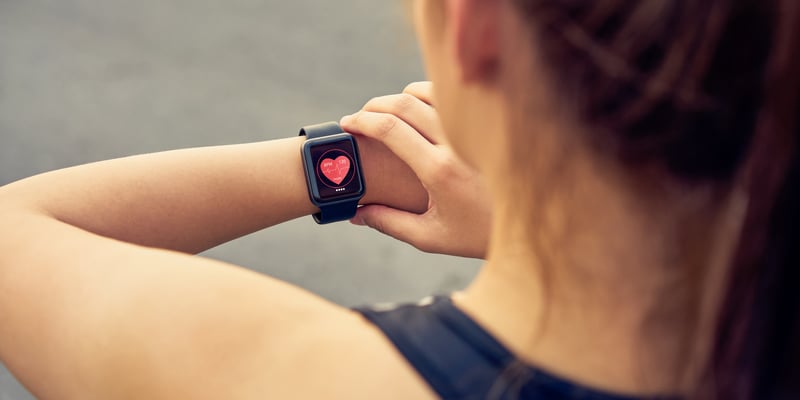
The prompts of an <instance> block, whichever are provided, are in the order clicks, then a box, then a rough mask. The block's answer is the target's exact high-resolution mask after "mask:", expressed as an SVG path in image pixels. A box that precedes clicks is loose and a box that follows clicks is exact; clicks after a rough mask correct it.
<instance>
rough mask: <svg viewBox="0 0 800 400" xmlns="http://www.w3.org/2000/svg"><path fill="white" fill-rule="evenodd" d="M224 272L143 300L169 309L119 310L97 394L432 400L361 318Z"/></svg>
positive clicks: (290, 289) (288, 289)
mask: <svg viewBox="0 0 800 400" xmlns="http://www.w3.org/2000/svg"><path fill="white" fill-rule="evenodd" d="M225 272H227V273H225V274H220V275H216V274H212V275H214V276H210V277H207V278H206V279H200V278H198V277H197V275H198V272H195V274H194V276H195V279H194V281H193V282H191V286H185V285H184V284H183V283H177V284H176V283H174V282H173V283H172V284H165V281H167V282H168V281H169V280H168V279H166V280H165V279H164V277H163V275H162V279H161V280H160V282H159V283H155V284H151V286H150V288H149V289H148V293H152V291H156V292H158V293H161V294H162V295H161V300H162V301H166V303H163V304H160V305H155V307H158V308H155V309H154V308H152V307H144V306H143V303H142V302H138V301H137V302H129V303H127V305H126V306H124V307H122V309H117V310H116V311H118V312H120V313H121V314H124V315H126V318H125V319H124V320H120V319H115V320H116V321H117V323H115V324H114V325H112V326H110V332H109V335H110V336H111V337H112V338H113V340H112V341H113V343H114V346H116V347H117V349H116V350H114V351H112V352H108V353H106V354H105V362H104V363H103V364H102V365H98V367H102V368H103V369H105V370H106V371H108V373H109V374H110V375H113V376H107V377H106V378H107V379H102V381H103V382H105V383H104V387H103V388H102V389H103V390H102V391H101V393H105V394H109V395H111V397H113V398H125V397H132V398H143V397H144V398H151V399H157V398H193V399H202V398H214V399H218V398H226V399H239V398H242V399H249V398H348V399H359V398H365V399H367V398H369V399H374V398H382V399H391V398H398V399H408V398H414V399H425V398H435V396H434V395H433V394H432V392H430V389H428V387H427V385H426V383H425V382H424V380H423V379H422V378H420V377H419V376H418V375H417V373H416V372H415V370H414V369H413V368H412V367H411V366H410V365H409V364H408V363H407V362H406V361H405V359H404V358H403V356H402V355H401V354H400V353H399V352H398V351H396V350H395V348H394V346H393V345H392V344H391V342H390V341H389V340H388V339H386V338H385V336H384V335H383V333H382V332H381V331H380V330H379V329H377V328H376V327H375V326H374V325H373V324H371V323H370V322H368V321H367V320H366V319H365V318H363V317H362V316H361V314H359V313H357V312H355V311H352V310H349V309H346V308H343V307H340V306H338V305H335V304H333V303H331V302H328V301H326V300H324V299H321V298H319V297H317V296H315V295H313V294H311V293H308V292H306V291H304V290H302V289H299V288H296V287H294V286H292V285H289V284H287V283H284V282H280V281H277V280H274V279H271V278H268V277H263V276H256V275H253V274H250V273H247V272H245V271H235V270H233V271H231V270H227V271H225ZM201 275H202V274H201ZM236 275H240V277H238V278H237V277H236ZM161 285H164V287H161V288H160V289H159V288H157V286H161ZM154 286H156V287H154ZM170 291H171V294H172V296H169V297H168V298H164V297H163V293H169V292H170ZM126 298H131V296H126ZM134 298H135V297H134ZM145 304H146V303H145ZM150 305H151V306H152V305H153V304H152V303H150ZM125 321H128V322H125ZM133 321H135V326H134V325H132V322H133Z"/></svg>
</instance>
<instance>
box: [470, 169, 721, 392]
mask: <svg viewBox="0 0 800 400" xmlns="http://www.w3.org/2000/svg"><path fill="white" fill-rule="evenodd" d="M598 178H599V177H597V176H589V175H587V179H586V181H585V182H580V184H579V185H572V186H574V187H576V188H579V190H578V192H579V193H576V192H573V193H571V194H570V196H566V197H564V198H560V196H554V197H553V200H554V201H553V202H549V203H548V204H547V205H546V206H543V207H540V208H539V209H540V215H541V214H542V213H543V214H544V215H545V216H544V217H539V218H535V219H532V218H530V216H522V215H520V209H521V207H520V206H519V205H518V204H516V203H514V202H508V201H505V199H503V198H500V199H496V201H495V210H494V222H493V229H492V240H491V245H490V250H489V253H488V254H489V255H488V257H487V261H486V264H485V266H484V268H483V270H482V271H481V273H480V274H479V276H478V277H477V278H476V279H475V281H474V282H473V283H472V285H471V286H470V287H469V288H468V289H467V290H466V291H464V292H463V293H461V294H459V295H457V296H456V297H455V301H456V303H457V304H459V306H460V307H462V308H463V309H464V310H465V312H467V313H469V314H470V315H471V316H473V317H474V318H475V319H476V320H478V321H479V322H480V323H481V324H482V325H483V326H485V327H487V329H489V330H490V331H491V332H492V333H493V334H495V335H496V337H498V338H499V339H500V340H501V341H502V342H504V343H505V344H506V345H507V346H508V347H509V348H510V349H511V350H512V351H513V352H514V353H515V354H517V355H518V356H519V357H520V358H522V359H523V360H526V361H528V362H530V363H531V364H533V365H536V366H539V367H541V368H543V369H545V370H549V371H551V372H553V373H556V374H558V375H561V376H564V377H567V378H569V379H573V380H576V381H578V382H581V383H583V384H586V385H590V386H593V387H596V388H598V389H604V390H608V391H614V392H621V393H629V394H640V395H641V394H673V393H680V392H682V391H683V390H685V388H686V387H687V386H688V385H690V383H688V381H689V380H690V379H689V378H687V376H686V373H687V371H688V370H691V369H692V368H690V367H687V366H688V365H691V363H692V362H702V358H699V359H698V358H694V359H691V357H689V355H690V354H697V352H698V347H697V346H698V343H704V342H705V341H704V340H702V338H704V337H706V336H707V335H702V334H700V333H701V332H700V331H709V329H708V328H707V326H708V321H710V320H711V318H708V315H701V314H703V311H702V308H703V307H701V306H702V304H701V303H702V302H703V301H704V300H703V299H699V298H698V296H697V295H696V294H698V293H704V292H708V291H709V289H710V288H709V287H701V286H703V285H704V284H702V283H697V284H694V283H695V282H707V281H715V280H718V279H707V273H710V272H709V267H708V266H709V265H710V264H714V262H715V259H716V256H715V254H717V253H722V254H727V252H726V251H728V250H730V248H731V246H732V243H734V242H735V241H734V240H733V239H732V238H730V237H728V236H730V235H727V236H726V235H720V234H719V233H720V231H722V230H726V229H727V228H730V226H729V225H726V224H720V223H719V221H720V220H721V219H722V220H725V219H726V218H723V217H725V216H727V215H729V214H730V212H729V211H730V210H729V209H728V208H725V210H724V211H722V212H716V211H715V212H712V211H710V209H711V208H710V207H708V206H707V205H708V203H709V202H708V198H707V197H708V196H701V197H704V199H703V201H694V202H692V201H690V202H688V203H687V202H685V201H684V204H678V205H675V204H674V202H670V203H671V204H669V205H667V204H653V203H651V202H650V203H647V202H645V203H646V204H645V203H643V202H641V201H640V198H639V197H631V196H630V195H629V194H626V193H625V192H624V191H621V190H619V189H620V188H619V187H611V186H613V185H611V184H609V182H608V180H607V179H606V180H603V179H598ZM498 192H500V191H498ZM496 193H497V192H496ZM507 198H517V199H518V198H519V197H518V196H509V197H507ZM568 198H572V199H592V201H591V202H590V204H589V205H591V207H588V206H587V203H589V202H580V203H582V204H575V203H574V202H570V201H568V200H567V199H568ZM682 198H684V199H685V198H687V196H686V195H685V193H684V194H683V196H682ZM664 200H667V199H663V200H662V201H664ZM671 200H673V201H674V200H675V199H671ZM699 204H703V205H704V206H699ZM717 205H718V204H717ZM723 208H724V207H723ZM654 210H658V212H654ZM665 210H669V211H665ZM662 211H664V212H662ZM530 221H537V222H536V223H537V224H540V226H538V227H537V229H535V230H533V229H531V228H530V227H531V226H532V225H534V223H533V222H530ZM720 238H723V239H720ZM717 239H720V240H717ZM707 249H712V251H708V250H707ZM713 249H717V250H719V249H722V251H716V250H713ZM717 261H719V262H717V264H719V265H720V266H723V265H726V263H725V262H724V260H717ZM720 268H723V267H720ZM712 269H713V270H714V271H719V268H712ZM712 308H713V307H712ZM706 314H708V313H706ZM712 315H713V313H712ZM690 338H691V340H690ZM698 338H700V339H698ZM696 339H698V340H696Z"/></svg>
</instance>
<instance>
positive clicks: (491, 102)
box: [0, 0, 741, 399]
mask: <svg viewBox="0 0 800 400" xmlns="http://www.w3.org/2000/svg"><path fill="white" fill-rule="evenodd" d="M414 9H415V21H416V26H417V31H418V37H419V40H420V43H421V47H422V50H423V55H424V58H425V62H426V67H427V70H428V74H429V76H430V78H431V79H432V81H433V82H435V86H431V85H430V84H426V83H420V84H413V85H410V86H409V87H408V88H406V90H405V93H404V94H402V95H395V96H389V97H381V98H376V99H373V100H372V101H370V102H369V103H367V104H366V105H365V106H364V108H363V109H362V110H361V111H359V112H357V113H355V114H353V115H351V116H348V117H345V118H343V119H342V121H341V123H342V126H343V127H344V128H345V129H346V130H348V131H351V132H353V133H355V134H357V135H359V140H360V147H361V149H362V157H363V159H364V164H365V166H364V170H365V172H366V173H367V178H366V179H367V187H368V188H369V192H368V193H367V194H368V196H367V197H366V198H365V199H364V203H365V204H369V206H367V207H364V208H362V209H361V210H360V211H359V214H358V215H357V216H356V218H354V220H353V222H354V223H357V224H362V225H368V226H370V227H374V228H377V229H378V230H380V231H382V232H384V233H387V234H389V235H392V236H394V237H397V238H399V239H401V240H405V241H407V242H409V243H411V244H413V245H415V246H417V247H418V248H420V249H423V250H426V251H435V252H442V253H448V254H456V255H465V256H476V257H485V258H486V264H485V266H484V268H483V269H482V271H481V273H480V274H479V276H478V277H477V278H476V280H475V281H474V282H473V283H472V284H471V285H470V286H469V287H468V288H467V290H465V291H464V292H462V293H458V294H456V295H455V296H454V299H455V301H456V304H457V305H458V306H459V307H460V308H462V309H463V310H464V311H465V312H467V313H468V314H470V315H471V316H472V317H473V318H475V319H476V320H477V321H478V322H479V323H481V324H482V325H483V326H484V327H485V328H486V329H488V330H489V331H490V332H492V333H493V334H494V335H496V336H497V337H498V338H499V339H500V340H501V341H502V342H503V343H505V344H506V345H507V346H508V347H509V348H510V349H511V350H513V351H514V352H515V353H516V354H517V355H518V356H519V357H521V358H522V359H524V360H527V361H529V362H531V363H534V364H536V365H538V366H541V367H543V368H545V369H548V370H551V371H553V372H555V373H557V374H560V375H562V376H564V377H565V378H567V379H571V380H574V381H576V382H579V383H582V384H586V385H591V386H594V387H597V388H600V389H607V390H612V391H617V392H623V393H628V394H650V393H665V392H666V393H676V392H681V391H683V390H685V389H686V388H687V387H688V386H689V385H690V384H691V382H692V374H691V371H689V372H685V371H684V373H677V372H675V368H672V367H673V366H677V365H683V364H685V361H686V360H685V358H682V355H683V354H686V353H687V352H690V353H692V354H699V356H693V357H692V360H691V361H693V362H695V363H701V362H702V355H703V354H704V353H705V348H706V347H707V346H706V345H705V341H706V340H707V338H708V332H709V331H710V329H709V328H708V326H709V321H711V320H713V318H712V317H713V314H714V312H713V310H714V309H715V308H714V306H715V304H716V299H717V297H718V296H717V295H716V293H717V292H718V286H719V282H721V281H722V279H721V277H722V276H723V275H722V273H723V272H724V268H723V266H724V265H725V264H726V260H727V257H728V255H729V254H730V248H731V246H732V243H733V242H734V241H735V238H736V232H738V226H739V223H740V220H741V213H739V212H737V210H740V209H741V207H739V206H738V205H740V204H741V201H739V200H740V199H739V198H738V197H737V196H735V195H734V194H731V193H732V192H731V191H721V192H720V191H702V190H698V191H696V192H689V191H687V190H686V189H684V188H680V187H673V186H670V185H669V184H666V183H665V185H663V186H658V187H657V188H655V189H653V188H652V185H650V186H643V185H638V184H637V183H638V182H639V181H637V176H634V175H633V174H631V173H629V172H626V171H625V170H624V169H623V168H621V166H618V165H615V164H614V163H613V161H612V160H606V159H603V158H602V157H601V156H599V155H595V154H592V153H591V151H589V150H588V149H585V148H584V147H583V146H581V144H580V143H581V142H580V140H577V139H575V138H579V137H580V135H579V131H580V130H581V127H578V126H575V124H574V123H573V122H572V121H571V120H569V119H567V118H563V117H561V116H563V115H564V113H562V112H560V111H561V110H559V109H557V108H555V107H556V106H554V105H553V104H554V102H552V101H550V99H551V98H552V96H551V95H549V94H548V89H547V88H546V79H539V78H534V77H543V76H545V75H544V74H543V73H542V72H541V70H537V68H540V66H538V65H537V64H536V60H537V58H536V50H535V48H534V47H533V46H532V45H531V43H530V41H529V40H527V39H526V40H523V39H521V38H526V37H528V35H529V32H528V31H527V30H526V27H525V26H524V24H523V23H522V21H520V20H518V18H517V16H516V14H515V12H514V11H513V10H512V9H511V8H509V6H508V5H507V4H506V2H503V1H485V0H441V1H438V0H437V1H432V0H431V1H428V0H419V1H417V2H416V3H415V7H414ZM532 71H533V72H534V73H532ZM519 91H524V92H525V93H527V94H528V95H529V96H530V98H529V99H528V100H529V101H530V102H529V103H526V104H524V106H525V107H531V105H533V106H535V107H534V108H533V110H535V112H524V113H520V112H519V111H520V107H522V106H523V104H522V103H520V101H519V96H518V95H519ZM520 115H523V116H524V118H523V119H522V120H521V119H520V117H519V116H520ZM522 127H536V129H535V131H534V130H533V129H531V128H524V129H523V128H522ZM525 129H527V130H528V131H530V132H526V133H529V135H527V136H523V137H529V138H531V137H532V138H534V139H535V143H526V145H531V146H532V147H531V148H535V149H539V150H542V151H537V152H536V156H537V157H536V160H537V162H536V168H527V169H525V170H524V171H522V168H519V167H520V166H521V165H519V164H518V163H519V161H515V158H514V157H511V156H510V155H511V149H512V148H513V146H514V144H516V143H517V142H518V140H520V137H521V136H520V132H525ZM487 135H491V137H490V138H487ZM301 144H302V139H299V138H291V139H285V140H280V141H272V142H265V143H256V144H249V145H237V146H228V147H218V148H204V149H191V150H183V151H179V152H170V153H161V154H154V155H146V156H139V157H134V158H127V159H121V160H112V161H107V162H103V163H97V164H90V165H85V166H80V167H76V168H71V169H67V170H61V171H55V172H51V173H48V174H44V175H40V176H36V177H33V178H29V179H26V180H23V181H20V182H17V183H14V184H11V185H8V186H6V187H3V188H0V359H2V360H3V362H4V363H6V364H7V365H8V367H9V368H10V369H11V371H12V372H13V373H14V374H15V375H16V376H17V377H19V378H20V380H21V381H22V382H23V383H24V384H25V385H26V386H27V387H28V388H29V389H30V390H31V391H32V392H33V393H34V394H35V395H37V396H38V397H40V398H44V399H48V398H59V399H63V398H67V399H69V398H81V399H92V398H103V399H105V398H153V399H158V398H242V399H247V398H356V399H357V398H365V399H367V398H369V399H372V398H398V399H408V398H414V399H425V398H435V396H434V394H433V393H432V392H431V391H430V389H429V388H428V387H427V386H426V384H425V383H424V382H423V381H422V379H421V378H420V377H419V376H418V375H417V374H416V373H415V372H414V370H413V369H412V368H411V367H410V366H409V365H408V364H407V363H406V362H405V360H404V359H403V358H402V356H401V355H400V354H399V353H398V352H397V351H396V350H395V349H394V348H393V346H392V345H391V344H390V343H389V342H388V341H387V339H386V338H385V337H384V336H383V335H382V334H381V333H380V332H379V331H378V330H377V329H375V328H374V327H373V326H372V325H370V324H369V323H367V322H366V321H364V320H363V319H362V318H361V317H360V316H358V315H357V314H355V313H353V312H351V311H349V310H346V309H343V308H341V307H338V306H336V305H333V304H331V303H329V302H327V301H325V300H323V299H320V298H318V297H316V296H314V295H313V294H310V293H307V292H305V291H303V290H301V289H298V288H296V287H293V286H291V285H288V284H286V283H283V282H280V281H277V280H274V279H271V278H269V277H265V276H261V275H258V274H256V273H253V272H250V271H247V270H244V269H242V268H238V267H236V266H232V265H228V264H224V263H221V262H218V261H212V260H206V259H202V258H199V257H195V256H190V255H188V253H196V252H198V251H202V250H204V249H206V248H209V247H212V246H214V245H216V244H219V243H222V242H225V241H228V240H232V239H234V238H236V237H239V236H241V235H245V234H247V233H250V232H253V231H255V230H258V229H263V228H266V227H268V226H271V225H274V224H277V223H280V222H283V221H286V220H289V219H292V218H297V217H300V216H304V215H308V214H310V213H312V212H314V208H313V206H312V205H311V204H310V201H309V200H308V195H307V192H306V189H305V184H304V182H303V173H302V166H301V163H300V156H299V154H300V152H299V149H300V146H301ZM562 148H569V149H570V151H571V157H570V158H569V163H568V164H569V165H568V167H567V168H565V171H566V172H565V173H564V175H562V176H561V177H560V182H562V184H561V185H560V186H552V187H551V186H543V187H547V188H548V190H549V191H552V192H553V193H555V194H554V198H556V199H558V201H551V202H548V203H544V204H537V203H536V201H535V197H533V196H530V197H526V196H524V194H525V193H521V192H520V186H521V185H519V182H520V181H525V182H534V183H536V182H544V181H543V180H540V175H541V176H544V175H546V174H545V172H547V171H548V167H551V166H552V165H554V164H555V163H556V162H557V160H556V159H555V158H556V157H555V154H559V153H558V152H557V151H552V152H551V151H549V150H558V149H562ZM544 150H548V151H544ZM551 158H552V159H551ZM265 160H277V161H280V162H274V163H272V165H279V166H280V167H279V168H278V169H275V168H265V165H264V163H265ZM398 168H399V169H400V170H401V171H404V172H403V176H404V177H403V178H402V179H403V182H404V183H403V184H402V185H399V184H396V183H395V184H394V185H392V187H385V186H384V183H385V182H387V181H389V180H388V179H382V176H383V175H384V174H385V173H386V172H387V171H390V170H391V171H395V170H397V169H398ZM521 171H522V172H521ZM523 172H524V173H523ZM542 185H543V184H542ZM524 186H525V187H527V186H531V185H524ZM533 186H535V185H533ZM276 187H280V188H281V190H274V189H275V188H276ZM398 187H401V188H403V191H402V192H398V191H397V188H398ZM559 187H573V188H577V189H576V190H577V191H576V192H575V193H571V194H574V195H575V196H574V197H570V196H559V195H560V194H564V193H566V192H564V191H563V190H560V189H559ZM537 189H539V188H538V187H537ZM576 198H578V199H587V198H588V199H592V201H591V203H592V206H593V207H594V208H593V209H587V207H585V202H578V201H574V200H573V201H570V199H576ZM265 205H269V206H268V207H265ZM534 206H541V207H538V208H540V209H542V210H544V211H543V212H544V214H543V215H544V218H540V219H538V220H537V221H540V224H541V226H542V227H545V228H548V229H546V230H543V232H545V233H544V234H542V235H533V234H532V230H531V229H530V227H531V225H532V218H534V217H535V215H534V214H532V213H526V212H524V210H528V209H532V208H536V207H534ZM598 209H599V210H603V211H602V212H597V210H598ZM653 209H657V210H659V212H658V213H653V212H652V210H653ZM567 217H570V218H567ZM566 220H576V221H578V223H577V224H576V225H575V226H570V235H568V236H567V239H566V240H555V239H563V238H560V237H558V236H556V235H554V234H553V232H558V229H559V228H560V227H562V226H563V225H564V222H563V221H566ZM610 232H613V234H610ZM687 237H688V238H691V239H696V241H692V243H696V246H695V247H699V248H702V249H709V250H708V251H705V250H704V251H703V252H700V253H701V254H697V253H698V252H692V251H689V250H690V249H689V250H687V251H680V252H678V253H677V254H678V257H677V258H676V257H675V254H674V252H673V251H672V250H673V247H674V246H673V245H675V246H677V245H678V244H680V239H681V238H687ZM445 239H446V240H445ZM538 242H544V243H549V249H550V250H551V251H552V252H553V253H554V254H570V255H573V256H572V257H569V258H565V257H544V256H546V254H542V253H541V250H540V247H538V246H532V245H531V244H532V243H538ZM543 259H547V260H548V261H549V262H547V263H545V262H542V260H543ZM698 259H700V260H702V261H709V260H710V262H709V263H698V265H699V264H703V265H706V264H708V265H711V266H710V267H707V268H705V269H701V270H700V271H698V273H699V275H698V276H700V277H701V278H702V279H700V282H701V283H700V286H701V289H702V292H703V293H706V295H704V296H703V297H702V298H701V299H700V300H698V301H696V302H689V301H688V298H689V296H688V295H686V294H685V293H683V292H681V291H677V292H670V293H672V294H673V295H671V296H668V297H664V296H656V295H654V294H656V293H664V292H666V291H669V290H671V289H673V286H671V285H670V283H671V282H674V281H675V279H677V278H679V277H678V276H676V274H677V272H675V271H676V270H678V271H680V270H681V269H680V268H674V267H675V265H676V264H680V265H693V262H695V261H697V260H698ZM684 306H687V307H688V306H691V307H692V308H691V309H692V310H695V311H696V312H695V313H690V314H691V315H694V316H696V318H693V319H691V320H687V319H686V318H683V317H682V315H684V314H685V311H686V308H685V307H684ZM654 310H657V312H654ZM689 330H691V334H692V337H693V338H696V339H694V340H692V341H690V342H687V341H685V340H680V338H683V337H685V336H686V335H685V333H686V332H688V331H689ZM320 332H324V334H320ZM609 360H613V361H614V362H612V363H609V362H608V361H609ZM198 382H202V384H198ZM386 388H391V390H390V391H387V390H386Z"/></svg>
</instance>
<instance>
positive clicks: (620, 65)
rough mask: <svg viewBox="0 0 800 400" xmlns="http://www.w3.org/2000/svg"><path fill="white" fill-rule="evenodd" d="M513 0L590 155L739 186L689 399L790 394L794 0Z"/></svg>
mask: <svg viewBox="0 0 800 400" xmlns="http://www.w3.org/2000/svg"><path fill="white" fill-rule="evenodd" d="M512 1H513V3H514V4H515V6H517V7H518V9H519V10H520V12H521V13H522V15H523V16H524V17H525V18H527V19H529V20H530V21H531V26H532V27H534V28H535V30H536V37H537V40H538V43H537V45H538V47H539V48H540V49H541V51H542V52H543V53H544V54H542V59H545V60H547V64H548V65H547V66H546V67H549V70H550V73H551V76H552V78H553V81H554V82H555V83H554V85H555V88H556V91H557V92H558V93H559V94H561V95H562V96H565V97H566V98H568V99H569V101H571V102H573V103H574V104H577V112H578V113H579V116H580V118H581V120H582V122H584V123H585V124H590V125H591V126H592V127H593V129H592V130H591V132H592V135H593V137H589V138H588V141H589V143H590V144H591V145H592V146H593V147H595V148H597V150H598V151H601V152H605V153H606V154H609V155H612V156H614V157H617V158H618V159H620V160H621V161H623V162H624V163H626V164H628V165H632V166H633V165H637V164H643V163H648V164H652V163H658V164H659V165H662V166H664V167H665V169H666V170H667V171H668V172H669V174H671V175H672V176H673V177H675V178H677V179H679V180H681V181H683V182H686V183H688V184H696V185H706V184H713V185H733V184H734V182H735V181H737V180H741V181H744V184H745V186H746V187H747V190H748V192H749V195H750V196H749V198H750V201H749V203H748V210H747V217H746V221H745V225H744V227H743V233H742V236H741V238H740V243H739V246H738V248H737V250H736V252H735V257H734V261H733V263H732V264H733V265H731V266H730V269H729V272H728V278H727V279H728V287H727V291H726V294H725V297H724V299H723V303H722V306H721V308H720V311H719V317H718V324H717V328H716V333H715V341H714V344H713V346H712V347H713V348H712V354H711V355H710V360H709V362H708V365H707V367H706V370H705V373H704V375H703V376H702V377H701V384H700V386H699V387H698V388H697V392H696V394H695V395H696V397H702V398H719V399H734V400H735V399H772V398H800V339H798V338H800V269H798V268H800V263H799V261H800V258H799V257H798V256H799V255H800V231H798V230H799V229H800V216H799V215H798V211H800V158H798V154H800V149H798V146H799V143H800V133H798V131H799V129H798V115H800V102H799V101H798V94H800V80H799V79H798V76H800V54H798V53H799V52H798V48H797V46H798V45H800V38H798V32H799V31H798V25H800V3H798V2H797V1H795V0H647V1H641V0H591V1H589V0H512Z"/></svg>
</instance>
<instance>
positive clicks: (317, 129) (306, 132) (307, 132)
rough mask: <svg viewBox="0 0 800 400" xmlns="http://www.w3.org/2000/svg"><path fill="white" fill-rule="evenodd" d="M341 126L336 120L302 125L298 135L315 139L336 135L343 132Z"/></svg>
mask: <svg viewBox="0 0 800 400" xmlns="http://www.w3.org/2000/svg"><path fill="white" fill-rule="evenodd" d="M343 132H344V130H342V127H341V126H339V124H337V123H336V122H323V123H321V124H316V125H309V126H304V127H303V129H300V136H305V137H307V138H309V139H316V138H320V137H324V136H330V135H338V134H340V133H343Z"/></svg>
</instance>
